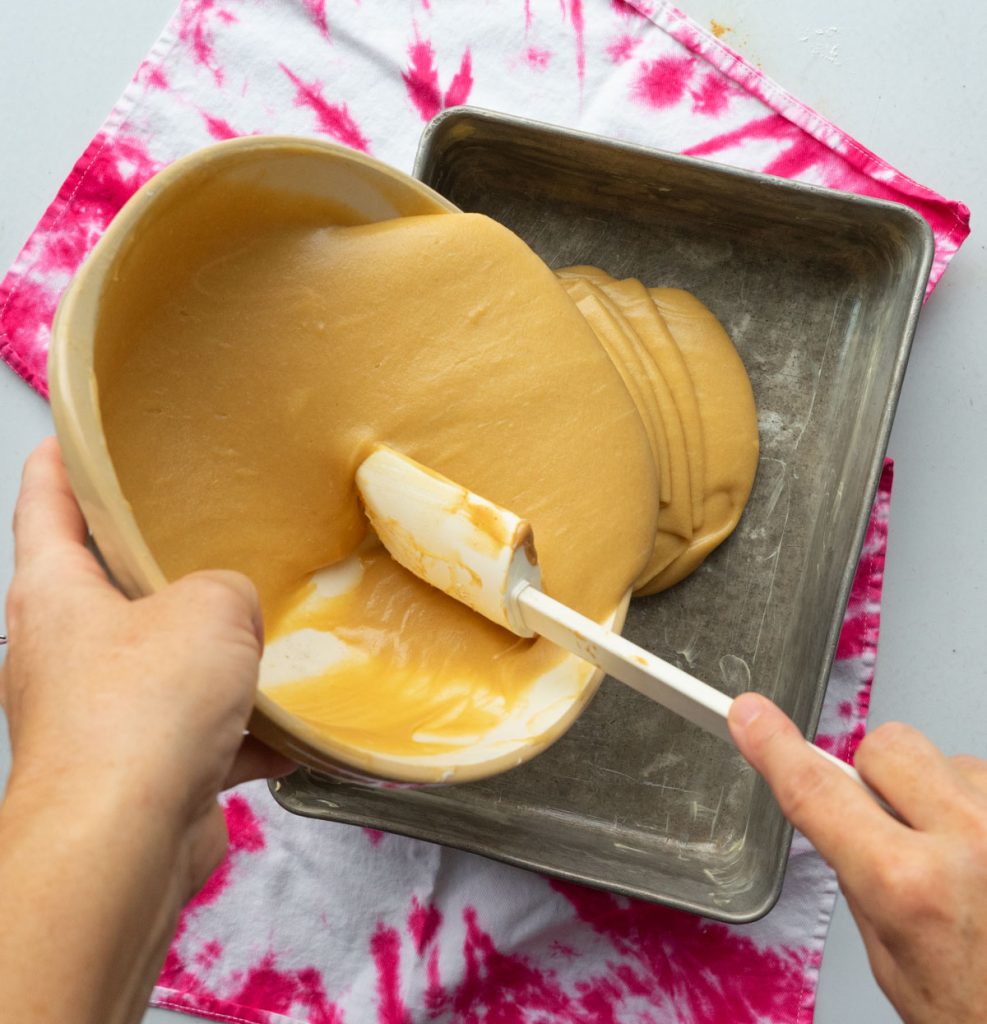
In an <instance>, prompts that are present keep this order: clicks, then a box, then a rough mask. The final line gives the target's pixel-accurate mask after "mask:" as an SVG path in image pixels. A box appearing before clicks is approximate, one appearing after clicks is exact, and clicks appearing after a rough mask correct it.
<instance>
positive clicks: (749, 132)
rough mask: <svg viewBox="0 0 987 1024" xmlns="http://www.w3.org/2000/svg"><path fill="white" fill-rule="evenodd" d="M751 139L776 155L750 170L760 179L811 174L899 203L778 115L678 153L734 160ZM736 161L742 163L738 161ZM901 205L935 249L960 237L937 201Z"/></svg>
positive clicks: (897, 194)
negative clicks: (917, 218) (923, 225)
mask: <svg viewBox="0 0 987 1024" xmlns="http://www.w3.org/2000/svg"><path fill="white" fill-rule="evenodd" d="M753 140H771V141H774V142H775V143H777V145H778V149H779V151H778V152H777V153H776V154H775V155H774V156H772V157H771V158H770V159H769V160H768V161H767V162H765V163H763V164H760V165H759V166H756V167H755V168H754V169H755V170H759V171H763V172H764V173H765V174H775V175H778V176H779V177H783V178H802V179H804V178H806V177H807V176H808V175H809V174H810V172H811V175H812V180H813V181H816V182H817V183H820V184H823V185H825V186H826V187H828V188H833V189H840V190H842V191H844V192H856V193H857V194H858V195H866V196H873V197H875V198H877V199H891V200H893V201H896V202H902V201H903V200H904V199H905V197H904V196H903V195H902V193H901V191H900V190H899V189H897V188H895V187H894V186H893V185H891V184H888V183H886V182H883V181H880V180H878V179H876V178H874V177H872V176H871V175H869V174H866V173H864V172H863V171H861V170H859V169H858V168H857V167H856V166H855V165H854V164H853V163H852V162H850V161H849V160H846V159H844V158H843V156H842V155H841V154H839V153H836V152H834V151H833V149H832V148H831V147H829V146H828V145H826V143H824V142H822V141H820V140H819V139H817V138H816V137H815V136H813V135H810V134H809V133H808V132H805V131H803V130H802V129H801V128H800V127H799V126H798V125H797V124H795V123H794V122H792V121H790V120H789V119H788V118H787V117H785V116H783V115H782V114H769V115H767V116H766V117H759V118H755V119H754V120H752V121H748V122H747V123H746V124H743V125H740V126H739V127H738V128H734V129H732V130H731V131H728V132H723V133H722V134H720V135H716V136H714V137H713V138H711V139H707V140H706V141H705V142H701V143H698V144H697V145H694V146H690V147H689V148H688V149H684V150H683V153H685V155H686V156H714V155H720V154H724V153H732V154H738V155H739V151H741V150H742V149H743V147H744V145H745V143H747V142H750V141H753ZM736 162H738V163H740V164H741V165H742V164H743V161H742V160H737V161H736ZM907 202H908V205H909V206H911V207H912V209H913V210H915V211H916V212H917V213H920V214H921V215H922V216H923V217H925V219H926V220H927V221H928V222H929V225H930V227H931V228H932V230H933V231H934V232H935V233H936V234H937V236H939V238H940V244H941V242H942V239H943V238H945V237H946V236H947V235H952V236H954V237H962V235H963V233H964V232H966V231H968V228H967V227H966V225H965V223H962V222H960V221H958V220H957V219H956V218H957V215H956V213H955V211H954V210H952V209H951V208H950V207H949V205H948V204H944V203H943V201H942V200H940V199H939V198H938V197H934V198H930V197H929V196H926V195H922V196H919V195H917V194H916V195H913V196H911V197H908V198H907ZM965 209H966V208H965V207H964V210H965ZM968 212H969V211H967V213H968ZM957 244H958V243H957Z"/></svg>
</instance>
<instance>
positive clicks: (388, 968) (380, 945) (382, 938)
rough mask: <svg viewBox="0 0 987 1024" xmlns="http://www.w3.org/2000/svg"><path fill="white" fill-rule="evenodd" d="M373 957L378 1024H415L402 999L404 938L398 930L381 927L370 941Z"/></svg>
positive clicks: (378, 927) (380, 925) (381, 925)
mask: <svg viewBox="0 0 987 1024" xmlns="http://www.w3.org/2000/svg"><path fill="white" fill-rule="evenodd" d="M370 955H371V956H372V957H373V960H374V966H375V967H376V969H377V1021H378V1024H411V1016H410V1014H409V1013H408V1011H407V1009H406V1008H405V1005H404V999H403V998H402V996H401V936H400V935H399V934H398V932H397V929H396V928H387V927H385V926H384V925H383V924H379V925H378V926H377V930H376V931H375V932H374V934H373V937H372V938H371V940H370Z"/></svg>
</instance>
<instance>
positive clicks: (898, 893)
mask: <svg viewBox="0 0 987 1024" xmlns="http://www.w3.org/2000/svg"><path fill="white" fill-rule="evenodd" d="M876 868H877V870H876V877H875V879H874V884H875V886H876V888H877V890H878V891H879V893H880V895H881V897H882V901H883V902H884V904H885V905H886V907H887V908H888V909H890V910H892V911H893V913H894V914H896V915H901V916H902V917H903V918H907V919H910V920H913V921H915V920H919V919H922V918H925V917H927V916H928V915H929V912H930V911H932V910H934V909H935V902H934V900H933V898H932V895H931V892H932V889H933V886H932V885H931V882H932V879H931V878H930V875H929V870H928V868H927V866H926V864H925V862H924V860H922V859H920V858H918V857H916V856H915V855H914V854H912V853H899V852H887V853H886V854H885V856H884V857H882V858H881V860H880V861H879V863H878V864H877V866H876Z"/></svg>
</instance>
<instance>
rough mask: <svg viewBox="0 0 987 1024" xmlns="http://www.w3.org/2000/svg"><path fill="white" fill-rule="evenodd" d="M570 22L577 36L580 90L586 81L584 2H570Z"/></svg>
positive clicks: (577, 68)
mask: <svg viewBox="0 0 987 1024" xmlns="http://www.w3.org/2000/svg"><path fill="white" fill-rule="evenodd" d="M563 9H564V0H563ZM569 21H570V22H571V24H572V31H573V32H574V33H575V36H576V75H577V77H578V78H579V88H580V89H582V87H583V84H584V82H585V79H586V20H585V17H584V15H583V0H569Z"/></svg>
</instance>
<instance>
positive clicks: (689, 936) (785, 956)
mask: <svg viewBox="0 0 987 1024" xmlns="http://www.w3.org/2000/svg"><path fill="white" fill-rule="evenodd" d="M552 888H553V889H555V890H556V891H557V892H559V893H561V894H562V895H563V896H564V897H565V898H566V899H567V900H568V901H569V902H570V903H571V904H572V906H573V909H574V910H575V911H576V915H577V917H578V918H579V919H580V920H581V921H583V922H584V923H586V924H587V925H589V926H590V927H591V928H592V929H593V931H594V932H596V933H597V934H598V935H600V936H602V937H603V938H605V939H607V940H608V941H609V943H610V944H611V946H612V948H613V951H614V954H615V955H616V957H617V958H618V959H617V960H616V961H615V962H613V961H611V962H609V963H607V965H606V967H605V969H604V970H603V971H602V972H600V973H598V974H596V975H595V976H592V975H590V974H589V972H588V976H587V977H586V978H585V980H583V981H582V982H580V983H579V984H578V986H577V987H578V988H579V990H580V993H581V1003H582V1005H583V1007H584V1008H585V1009H593V1010H594V1013H595V1014H596V1016H595V1019H596V1020H601V1019H613V1018H612V1016H611V1017H609V1018H608V1017H601V1016H599V1012H598V1011H600V1010H602V1009H604V1008H607V1007H609V1008H610V1009H611V1010H612V1009H614V1008H615V1007H616V1006H618V1005H619V1001H618V1000H620V999H623V998H629V997H631V996H634V995H638V996H641V995H643V996H647V995H648V994H651V995H652V996H653V997H654V998H655V1000H656V1003H657V1004H658V1005H660V1003H661V1002H662V1001H664V1000H667V1001H668V1002H669V1003H670V1004H671V1005H672V1006H674V1007H675V1011H676V1016H677V1018H678V1019H680V1020H688V1021H690V1022H691V1024H721V1022H722V1021H731V1022H732V1024H761V1022H763V1021H769V1020H796V1019H798V1017H799V1014H800V1013H803V1014H804V1013H805V1011H806V1010H807V1009H810V1008H811V1007H807V1006H806V1000H807V999H808V1000H811V998H812V997H811V995H808V996H807V993H806V989H807V988H808V989H809V991H810V992H811V989H812V987H811V986H806V984H805V980H806V973H807V971H814V970H815V969H816V968H817V967H818V962H817V958H816V957H815V955H814V954H812V953H810V952H809V951H808V950H806V949H801V948H800V949H787V948H785V947H783V946H779V947H773V948H771V947H768V948H761V947H759V946H758V945H757V944H756V943H755V942H754V941H753V940H752V939H750V938H748V937H747V936H745V935H742V934H738V933H737V932H736V931H733V930H731V929H730V928H729V927H727V926H726V925H723V924H719V923H716V922H713V921H708V920H706V919H704V918H701V917H697V916H695V915H693V914H687V913H684V912H682V911H678V910H673V909H671V908H669V907H662V906H658V905H656V904H651V903H641V902H638V901H634V900H630V901H624V900H620V899H618V898H617V897H615V896H612V895H610V894H609V893H603V892H597V891H594V890H591V889H584V888H582V887H580V886H577V885H572V884H570V883H563V882H553V883H552ZM806 1019H808V1018H806Z"/></svg>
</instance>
